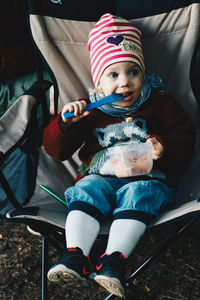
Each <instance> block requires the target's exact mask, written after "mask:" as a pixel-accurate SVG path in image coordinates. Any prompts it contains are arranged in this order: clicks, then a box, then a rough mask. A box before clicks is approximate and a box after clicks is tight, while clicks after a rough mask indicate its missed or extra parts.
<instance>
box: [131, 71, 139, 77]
mask: <svg viewBox="0 0 200 300" xmlns="http://www.w3.org/2000/svg"><path fill="white" fill-rule="evenodd" d="M138 74H139V71H138V70H131V71H129V75H130V76H134V77H135V76H137V75H138Z"/></svg>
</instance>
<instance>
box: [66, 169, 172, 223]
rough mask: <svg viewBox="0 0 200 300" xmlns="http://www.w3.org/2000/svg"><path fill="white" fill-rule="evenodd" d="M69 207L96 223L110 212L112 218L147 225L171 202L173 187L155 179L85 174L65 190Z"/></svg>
mask: <svg viewBox="0 0 200 300" xmlns="http://www.w3.org/2000/svg"><path fill="white" fill-rule="evenodd" d="M65 198H66V202H67V204H68V207H69V211H71V210H81V211H83V212H85V213H87V214H89V215H91V216H92V217H94V218H95V219H97V220H98V221H99V222H101V221H103V219H104V218H105V217H107V216H108V215H110V214H112V215H113V218H114V219H136V220H138V221H141V222H144V223H145V224H148V223H149V222H150V221H151V220H152V218H153V217H155V216H158V215H159V213H160V212H162V211H163V210H166V209H168V208H169V207H170V206H171V205H172V204H173V202H174V190H173V189H172V188H169V187H167V186H166V185H165V184H164V183H162V182H161V181H158V180H139V181H133V180H130V179H128V178H109V177H102V176H99V175H95V174H92V175H88V176H85V177H84V178H82V179H81V180H79V181H78V182H77V183H76V184H75V185H74V186H72V187H69V188H68V189H67V190H66V191H65Z"/></svg>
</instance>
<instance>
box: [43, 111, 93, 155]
mask: <svg viewBox="0 0 200 300" xmlns="http://www.w3.org/2000/svg"><path fill="white" fill-rule="evenodd" d="M87 132H88V125H87V120H86V118H83V119H81V120H80V121H78V122H75V123H66V124H64V123H62V120H61V114H59V115H58V116H57V117H56V118H55V119H53V121H52V122H50V123H49V125H48V126H47V127H46V128H45V129H44V133H43V145H44V149H45V151H46V152H47V153H48V154H49V155H50V156H52V157H54V158H55V159H57V160H67V159H68V158H70V157H71V156H72V155H73V153H74V152H75V151H76V150H77V149H78V148H80V146H81V145H82V144H83V143H84V141H85V138H86V136H87Z"/></svg>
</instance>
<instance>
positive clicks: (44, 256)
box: [42, 237, 48, 300]
mask: <svg viewBox="0 0 200 300" xmlns="http://www.w3.org/2000/svg"><path fill="white" fill-rule="evenodd" d="M47 268H48V241H47V239H46V238H45V237H42V300H47V299H48V286H47Z"/></svg>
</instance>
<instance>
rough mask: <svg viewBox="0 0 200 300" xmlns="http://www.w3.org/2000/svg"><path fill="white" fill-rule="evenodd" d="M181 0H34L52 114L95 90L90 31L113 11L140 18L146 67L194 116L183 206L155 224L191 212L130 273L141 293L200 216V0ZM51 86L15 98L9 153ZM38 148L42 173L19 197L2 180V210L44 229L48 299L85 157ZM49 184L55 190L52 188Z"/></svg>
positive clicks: (33, 27)
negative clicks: (68, 202)
mask: <svg viewBox="0 0 200 300" xmlns="http://www.w3.org/2000/svg"><path fill="white" fill-rule="evenodd" d="M166 2H167V3H166ZM174 2H175V1H158V2H157V5H155V3H154V5H153V4H152V8H151V9H149V7H146V9H144V8H145V5H144V3H143V2H142V1H140V4H137V5H135V7H134V8H133V13H132V10H131V9H130V7H131V6H132V5H133V2H132V1H116V3H114V2H112V3H110V4H109V3H106V1H105V3H104V2H102V1H101V2H100V3H99V4H98V3H96V2H94V1H84V2H80V3H78V5H79V7H78V9H77V4H76V3H73V2H72V3H70V4H69V3H66V2H65V1H62V0H51V1H47V0H43V1H41V0H32V1H29V11H28V21H29V25H30V31H31V34H32V37H33V41H34V43H35V44H36V46H37V49H38V50H39V52H40V54H41V57H42V59H43V62H44V66H45V68H47V69H48V70H49V72H50V75H51V79H52V82H53V87H54V89H53V90H54V93H50V111H51V114H55V115H56V114H57V113H58V112H59V111H60V110H61V108H62V107H63V105H64V104H66V103H67V102H70V101H71V100H72V99H74V100H76V99H78V98H79V97H80V95H81V96H82V97H84V96H87V89H88V87H89V86H91V87H92V86H93V84H92V79H91V75H90V62H89V54H88V51H87V37H88V33H89V31H90V30H91V28H92V27H93V25H94V23H95V21H96V20H98V19H99V17H100V16H101V15H102V14H103V13H106V12H111V13H113V14H116V15H120V16H122V17H124V18H127V19H129V20H132V21H133V23H134V24H135V25H136V27H138V28H139V29H140V30H141V31H142V34H143V35H142V43H143V48H144V56H145V64H146V72H147V73H151V72H154V73H158V74H159V75H160V76H161V78H162V79H163V82H164V84H165V87H166V90H167V92H168V93H171V94H173V95H174V96H175V97H176V99H177V100H178V101H180V103H181V105H183V107H184V108H185V109H186V110H187V111H188V112H189V114H190V115H191V116H192V118H193V120H194V125H195V128H196V136H197V143H196V148H195V152H194V157H193V158H192V161H191V163H190V165H189V167H188V169H187V171H186V172H185V174H184V175H183V178H182V180H181V182H180V186H179V189H178V192H177V197H176V205H175V206H174V207H173V208H172V209H171V210H170V211H167V212H165V213H163V214H162V215H161V216H159V217H158V218H156V219H155V220H154V221H153V222H152V223H151V224H150V226H149V228H153V227H155V226H161V225H165V226H167V224H169V223H171V222H176V221H179V220H180V219H182V218H185V219H186V220H187V223H186V224H184V225H183V226H182V227H181V228H180V229H179V230H178V231H176V232H175V233H173V235H172V236H171V237H170V238H169V240H167V241H166V242H165V243H164V244H162V245H161V246H160V247H159V248H158V250H157V251H155V252H154V253H153V254H152V255H151V256H150V257H149V258H148V259H147V260H146V261H145V262H144V263H143V264H142V265H141V266H139V267H138V269H137V270H135V271H133V272H132V273H131V274H130V276H129V277H128V278H127V288H130V289H133V291H134V288H133V285H132V284H131V283H132V280H133V278H135V276H136V275H137V274H138V273H139V272H141V271H142V270H143V269H144V268H145V267H146V266H147V265H148V264H149V263H150V262H151V261H152V260H154V259H155V258H157V257H158V256H159V255H160V253H162V252H163V250H165V249H166V247H167V246H170V245H171V244H172V242H174V241H175V240H176V239H177V236H179V235H180V234H181V233H182V232H183V231H185V230H186V229H187V228H190V226H191V224H193V222H195V221H196V220H197V219H198V218H199V216H200V201H199V193H200V190H199V183H198V178H199V175H200V174H199V173H200V157H199V155H198V153H199V149H200V139H199V134H200V126H199V124H200V122H199V119H200V113H199V104H200V91H199V81H200V74H199V66H200V39H199V38H200V4H199V3H198V2H199V1H188V2H187V3H186V2H185V1H183V2H184V4H183V5H181V4H180V1H177V3H178V4H177V3H174ZM158 3H159V4H158ZM111 4H112V5H111ZM145 4H146V2H145ZM148 6H149V4H148ZM40 79H41V78H40ZM50 85H51V83H46V82H45V84H44V82H43V81H42V80H41V81H40V83H39V84H36V89H35V88H34V89H31V91H29V92H28V95H27V94H26V93H25V95H23V96H22V98H21V97H20V98H19V99H18V100H17V101H16V103H14V105H18V106H19V109H18V110H15V109H12V107H11V108H10V110H8V111H7V113H6V114H5V115H4V116H3V117H2V119H1V120H0V121H1V122H2V127H3V125H4V124H9V122H11V119H10V116H12V115H13V111H16V112H15V115H14V117H13V118H12V121H13V122H14V121H15V123H13V124H15V125H14V126H13V127H12V128H9V126H7V127H6V130H7V131H5V132H4V131H3V130H2V133H1V134H2V136H3V139H4V141H5V144H6V147H4V148H3V149H2V150H1V151H2V157H3V154H4V153H7V151H9V149H11V148H12V147H13V145H15V144H16V143H17V141H18V139H19V138H20V137H21V136H22V134H23V132H24V131H26V130H25V129H26V128H27V126H28V124H30V120H32V117H31V116H32V115H34V116H35V114H36V112H34V111H33V114H31V111H32V109H33V108H34V107H35V104H36V106H37V103H38V99H40V101H41V96H44V92H45V90H46V89H47V88H48V87H49V86H50ZM33 90H34V92H33ZM24 97H25V99H26V100H24ZM20 99H21V100H20ZM22 99H23V100H22ZM22 109H23V113H22ZM10 111H11V112H10ZM19 112H20V114H19ZM28 127H30V126H28ZM21 128H22V129H21ZM19 129H20V130H19ZM38 152H39V153H38V158H37V159H36V162H37V164H38V165H37V177H36V179H35V182H34V184H33V186H32V187H31V193H30V195H28V197H25V201H22V202H20V203H18V202H17V203H16V201H15V200H16V195H15V194H13V192H12V191H10V189H9V186H6V185H3V184H2V187H3V188H4V190H5V194H6V195H7V197H5V196H4V198H6V200H5V202H6V203H8V202H9V201H10V202H11V206H10V207H8V206H6V205H5V207H6V208H5V207H4V208H2V215H3V217H4V220H5V221H9V222H18V223H24V224H27V225H28V226H29V227H30V228H31V230H33V231H35V232H39V233H40V234H41V235H42V243H43V244H42V245H43V252H42V254H43V255H42V258H43V263H42V299H47V279H46V273H47V267H48V263H47V260H46V259H47V256H48V255H47V251H48V242H50V243H51V244H53V245H54V246H55V247H56V248H57V249H59V250H62V249H63V247H64V242H63V241H64V231H65V219H66V215H67V209H66V208H65V207H64V206H63V203H62V202H61V201H62V200H63V194H64V191H65V190H66V188H67V187H68V186H70V185H72V184H74V177H75V174H76V168H77V165H78V164H79V161H78V158H77V156H76V155H74V156H73V158H72V159H70V160H69V161H67V162H66V161H65V162H59V161H56V160H54V159H53V158H51V157H49V156H48V155H47V154H46V153H45V151H44V150H43V147H42V146H41V147H39V151H38ZM4 179H5V178H4ZM5 181H6V180H5ZM1 183H2V178H1ZM41 185H42V186H41ZM46 188H47V189H48V191H47V190H45V189H46ZM12 199H14V201H12ZM20 199H21V198H20ZM59 199H60V200H61V201H59ZM12 208H14V209H12ZM109 226H110V221H109V220H108V222H105V223H104V224H103V225H102V228H101V233H100V235H101V236H104V235H107V233H108V229H109ZM112 297H113V295H109V296H108V297H106V298H105V299H110V298H112Z"/></svg>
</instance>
